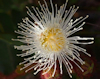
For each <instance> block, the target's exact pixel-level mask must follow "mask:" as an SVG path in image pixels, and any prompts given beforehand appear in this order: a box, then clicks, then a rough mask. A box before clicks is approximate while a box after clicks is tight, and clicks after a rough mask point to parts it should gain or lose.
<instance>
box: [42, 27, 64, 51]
mask: <svg viewBox="0 0 100 79" xmlns="http://www.w3.org/2000/svg"><path fill="white" fill-rule="evenodd" d="M40 41H41V46H42V47H43V48H44V49H45V50H47V51H53V52H58V51H60V50H61V49H63V47H64V45H65V37H64V34H63V32H62V30H61V29H59V28H58V27H52V28H47V29H46V30H45V31H44V32H42V33H41V38H40Z"/></svg>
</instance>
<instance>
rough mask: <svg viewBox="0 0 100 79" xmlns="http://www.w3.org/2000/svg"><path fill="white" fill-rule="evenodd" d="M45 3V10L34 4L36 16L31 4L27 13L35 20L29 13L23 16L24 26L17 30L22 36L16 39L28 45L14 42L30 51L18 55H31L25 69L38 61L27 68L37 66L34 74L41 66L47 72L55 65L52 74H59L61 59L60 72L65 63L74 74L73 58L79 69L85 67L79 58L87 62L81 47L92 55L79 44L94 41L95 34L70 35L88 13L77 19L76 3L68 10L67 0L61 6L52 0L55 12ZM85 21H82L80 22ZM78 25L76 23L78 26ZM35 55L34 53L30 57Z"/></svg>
mask: <svg viewBox="0 0 100 79" xmlns="http://www.w3.org/2000/svg"><path fill="white" fill-rule="evenodd" d="M44 3H45V5H44V4H43V5H41V3H40V2H39V5H40V7H41V11H40V10H39V9H38V8H37V7H36V8H34V7H33V6H32V8H33V10H34V12H35V14H36V16H35V15H34V14H33V13H32V12H31V11H30V9H29V8H28V7H27V9H28V12H27V14H28V15H29V16H30V17H31V18H32V19H33V20H34V21H30V20H29V19H28V18H27V17H26V18H25V19H23V23H20V24H19V26H18V28H20V29H21V31H20V30H18V31H15V32H16V33H18V34H21V36H18V39H13V40H15V41H20V42H23V43H25V45H21V46H14V47H15V48H16V49H18V50H22V51H26V53H22V54H18V55H17V56H21V57H25V56H28V58H26V59H24V60H25V61H24V62H22V63H20V64H24V67H23V68H22V69H25V68H26V67H28V66H30V65H31V64H33V63H35V66H33V67H31V68H29V69H28V70H26V72H28V71H29V70H31V69H34V70H36V72H35V73H34V74H37V73H38V72H39V71H41V70H46V72H44V73H43V74H45V73H47V72H48V71H49V70H50V69H51V68H52V67H54V71H53V73H52V77H53V76H54V75H55V72H56V67H57V63H56V61H57V60H58V61H59V65H60V73H61V74H62V73H63V72H62V63H63V64H64V65H65V67H66V70H67V72H68V74H69V76H70V77H72V76H71V73H72V69H73V66H72V64H71V63H70V61H72V62H74V63H75V64H76V65H77V66H78V67H79V69H80V70H81V71H82V72H83V69H82V68H81V67H80V66H79V65H78V64H77V63H76V62H75V60H77V61H79V62H80V63H81V64H82V65H83V64H84V63H85V62H84V61H83V60H82V59H81V58H80V54H79V51H82V52H83V53H85V54H86V55H88V56H91V55H90V54H88V53H87V52H86V50H85V49H83V48H81V47H79V46H78V45H77V44H91V43H93V41H92V40H93V39H94V38H81V37H79V36H73V37H70V35H72V34H74V33H75V32H77V31H80V30H82V29H83V27H82V26H83V25H84V24H85V22H82V21H83V20H85V19H86V18H88V15H87V16H86V17H84V18H83V17H80V18H78V19H76V20H73V19H72V17H73V15H74V14H75V12H76V11H77V9H78V8H79V7H77V8H75V6H71V7H70V9H69V10H66V6H67V1H66V3H65V4H64V5H62V6H61V7H60V9H59V10H58V8H57V4H55V7H54V6H53V4H52V0H50V4H51V8H52V12H50V10H49V9H48V5H47V3H46V1H45V0H44ZM80 23H81V24H80ZM77 25H78V27H75V26H77ZM79 40H91V41H92V42H87V43H86V42H79ZM30 56H31V57H30Z"/></svg>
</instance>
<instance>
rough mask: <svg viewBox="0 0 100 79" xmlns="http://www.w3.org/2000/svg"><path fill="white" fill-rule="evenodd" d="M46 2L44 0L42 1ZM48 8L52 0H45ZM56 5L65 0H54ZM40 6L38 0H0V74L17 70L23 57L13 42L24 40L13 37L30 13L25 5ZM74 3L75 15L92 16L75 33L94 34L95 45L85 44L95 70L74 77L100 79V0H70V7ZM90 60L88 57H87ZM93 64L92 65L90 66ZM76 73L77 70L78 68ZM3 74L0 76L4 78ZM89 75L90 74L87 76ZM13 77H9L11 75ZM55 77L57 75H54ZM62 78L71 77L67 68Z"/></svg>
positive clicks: (24, 78)
mask: <svg viewBox="0 0 100 79" xmlns="http://www.w3.org/2000/svg"><path fill="white" fill-rule="evenodd" d="M40 1H41V3H43V0H40ZM46 1H47V3H48V5H49V7H50V2H49V0H46ZM53 3H54V4H58V6H60V5H62V4H63V3H65V0H53ZM32 5H33V6H37V7H39V5H38V0H0V73H2V75H3V76H6V75H11V74H12V73H13V72H14V71H15V70H16V67H17V65H18V63H19V62H21V61H22V60H23V59H22V58H21V57H17V56H16V54H17V53H20V52H21V51H17V50H15V49H14V48H13V46H14V45H20V44H21V43H19V42H15V41H12V40H11V39H12V38H16V36H17V34H15V33H14V30H17V23H19V22H22V18H24V17H26V16H28V15H27V14H26V11H27V9H26V8H25V6H29V8H31V6H32ZM71 5H76V6H79V7H80V8H79V10H78V11H77V12H76V13H75V15H74V16H73V17H74V18H77V17H80V16H86V15H87V14H88V15H89V18H88V19H86V20H85V22H86V24H85V25H84V26H83V27H84V30H82V31H80V32H77V33H76V34H75V35H80V36H85V37H86V36H87V37H94V44H92V45H86V46H83V45H82V47H84V48H86V49H87V52H88V53H90V54H91V55H92V57H91V58H90V59H89V60H90V61H92V63H93V65H94V66H93V67H92V71H91V72H90V73H89V74H87V75H86V77H85V78H84V76H81V77H80V76H78V75H76V74H73V76H74V77H73V79H99V78H100V0H69V2H68V6H67V9H69V7H70V6H71ZM87 61H88V59H87ZM90 66H91V64H89V67H90ZM76 73H77V71H76ZM2 75H0V79H2V78H1V77H2ZM88 75H89V77H88ZM38 76H39V74H38V75H37V76H34V75H32V72H30V73H28V74H25V75H21V76H18V77H16V79H36V78H38ZM8 79H10V78H8ZM55 79H56V78H55ZM60 79H70V78H69V76H68V75H67V72H66V71H65V69H64V74H63V76H62V78H60Z"/></svg>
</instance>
